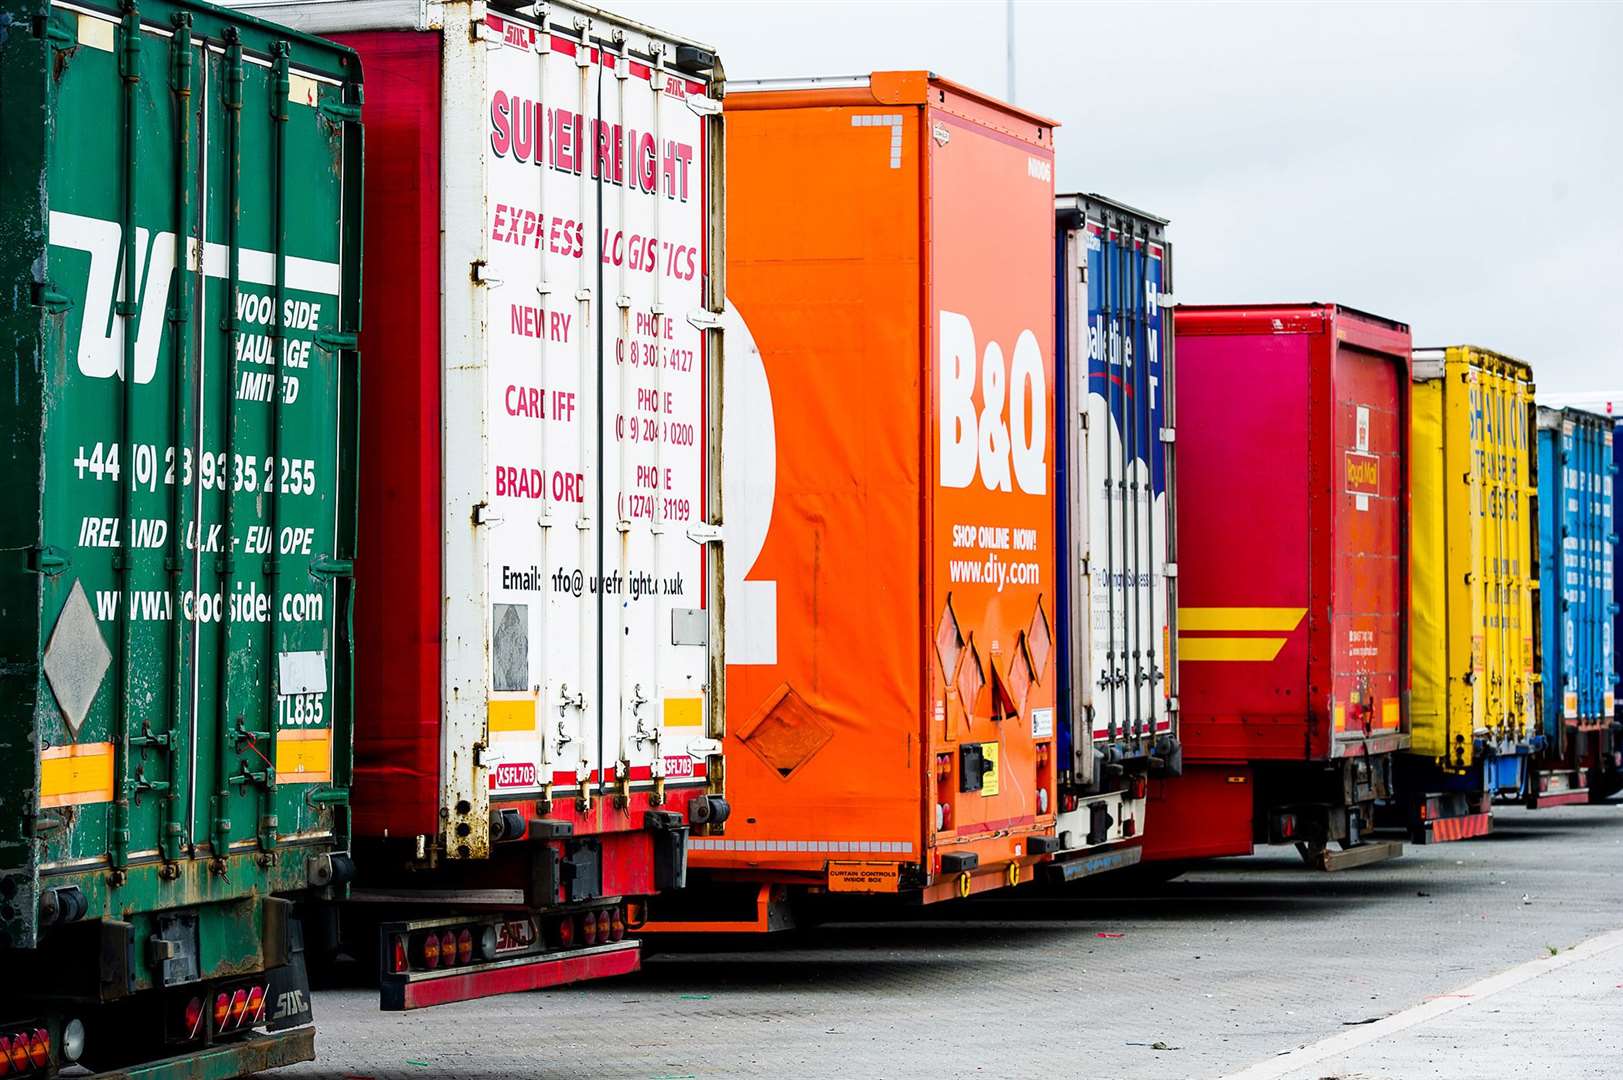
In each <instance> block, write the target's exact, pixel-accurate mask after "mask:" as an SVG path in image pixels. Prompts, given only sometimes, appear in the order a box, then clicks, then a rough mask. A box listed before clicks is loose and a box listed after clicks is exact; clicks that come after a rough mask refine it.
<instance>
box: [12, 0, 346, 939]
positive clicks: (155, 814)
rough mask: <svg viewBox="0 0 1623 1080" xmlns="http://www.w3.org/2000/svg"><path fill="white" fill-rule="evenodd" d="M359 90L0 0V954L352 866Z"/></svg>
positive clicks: (138, 15)
mask: <svg viewBox="0 0 1623 1080" xmlns="http://www.w3.org/2000/svg"><path fill="white" fill-rule="evenodd" d="M360 74H361V73H360V66H359V62H358V61H357V60H356V58H355V56H354V54H353V53H352V52H350V51H349V50H347V49H344V48H342V47H340V46H337V45H334V44H332V43H330V42H325V41H321V40H319V39H316V38H310V37H305V36H301V35H298V34H295V33H293V32H291V31H288V30H286V29H284V28H281V27H277V26H274V25H272V24H269V23H264V22H259V21H257V20H254V19H251V18H247V17H244V16H242V15H240V14H237V13H234V12H228V11H225V10H223V9H219V8H215V7H212V6H210V5H208V4H203V3H191V2H180V0H162V2H160V0H146V2H142V3H139V4H136V3H130V2H126V3H123V4H122V5H119V4H109V3H106V2H105V0H104V2H103V3H99V4H73V5H71V6H69V5H65V4H61V3H56V4H53V3H50V2H49V0H31V2H29V0H0V101H4V102H5V107H4V108H3V109H0V138H3V147H4V161H3V164H0V289H3V290H4V293H5V296H6V301H5V304H4V306H3V307H0V365H5V367H6V370H5V371H4V372H3V374H4V386H5V393H4V395H0V505H3V506H4V507H5V510H4V513H3V514H0V945H6V944H10V945H15V946H22V947H29V946H32V945H34V944H36V943H37V940H38V926H37V918H38V914H37V912H38V896H39V893H40V890H42V889H49V888H56V887H60V886H62V885H64V884H70V883H71V884H78V885H80V886H81V887H82V888H83V890H84V892H85V894H86V896H87V898H88V899H89V901H90V905H91V906H90V912H89V916H88V917H90V918H97V917H101V916H104V915H108V916H116V917H120V918H126V919H128V918H130V917H131V916H132V914H133V913H140V912H148V911H153V910H157V909H162V908H169V907H178V906H184V905H191V904H199V903H222V904H224V903H228V902H230V901H232V900H234V899H235V898H240V897H247V896H261V895H265V894H268V893H270V892H274V891H278V890H286V889H289V888H297V887H300V886H301V885H302V884H303V882H304V860H305V858H306V857H307V856H308V855H310V854H313V853H315V852H317V851H324V850H332V849H334V848H335V847H336V848H343V847H345V846H346V845H347V842H348V841H347V825H346V821H345V818H346V816H347V812H346V809H345V799H346V795H347V788H348V783H349V777H350V772H349V770H350V696H349V695H350V683H351V676H350V665H351V656H350V632H349V607H350V601H351V593H350V585H349V573H348V571H349V564H350V560H351V558H352V554H353V543H354V507H355V467H356V462H355V431H356V427H355V418H356V402H355V388H356V386H357V385H358V379H357V377H356V376H357V373H356V367H357V365H358V363H359V359H358V356H357V354H356V352H355V333H356V332H357V330H358V329H359V297H360V252H361V244H360V226H361V221H360V190H361V175H360V172H361V129H360V123H359V115H360V112H359V104H360V100H361V85H360ZM278 313H280V315H281V316H282V317H281V318H277V317H276V315H277V314H278Z"/></svg>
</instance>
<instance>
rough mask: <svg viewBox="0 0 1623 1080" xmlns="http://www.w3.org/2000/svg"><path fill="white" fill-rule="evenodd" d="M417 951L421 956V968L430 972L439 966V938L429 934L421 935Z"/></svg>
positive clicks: (431, 933) (436, 935)
mask: <svg viewBox="0 0 1623 1080" xmlns="http://www.w3.org/2000/svg"><path fill="white" fill-rule="evenodd" d="M417 951H418V952H419V953H420V954H421V955H422V958H423V966H424V967H425V968H428V969H429V970H430V971H432V970H433V969H435V968H437V967H439V966H440V936H439V935H438V934H436V933H433V932H430V933H427V934H424V935H423V940H422V942H421V944H419V945H418V947H417Z"/></svg>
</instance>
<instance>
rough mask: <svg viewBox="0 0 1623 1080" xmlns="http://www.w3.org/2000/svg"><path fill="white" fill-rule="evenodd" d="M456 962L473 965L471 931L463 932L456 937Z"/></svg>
mask: <svg viewBox="0 0 1623 1080" xmlns="http://www.w3.org/2000/svg"><path fill="white" fill-rule="evenodd" d="M456 962H457V963H459V964H471V963H473V931H472V930H463V931H461V932H460V933H458V934H457V936H456Z"/></svg>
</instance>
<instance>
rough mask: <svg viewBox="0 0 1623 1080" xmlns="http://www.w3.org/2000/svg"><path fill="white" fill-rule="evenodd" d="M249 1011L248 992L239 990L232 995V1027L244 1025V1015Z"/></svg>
mask: <svg viewBox="0 0 1623 1080" xmlns="http://www.w3.org/2000/svg"><path fill="white" fill-rule="evenodd" d="M247 1010H248V991H246V990H241V989H239V990H237V991H236V992H235V993H233V994H232V995H231V1019H230V1021H229V1023H230V1024H231V1026H232V1027H237V1026H239V1025H240V1024H241V1023H242V1016H243V1013H245V1012H247Z"/></svg>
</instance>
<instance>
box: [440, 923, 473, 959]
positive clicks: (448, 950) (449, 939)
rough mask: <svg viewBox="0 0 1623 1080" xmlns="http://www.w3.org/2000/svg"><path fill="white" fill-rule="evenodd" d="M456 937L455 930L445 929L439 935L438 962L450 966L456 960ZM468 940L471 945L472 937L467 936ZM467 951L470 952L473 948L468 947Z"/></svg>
mask: <svg viewBox="0 0 1623 1080" xmlns="http://www.w3.org/2000/svg"><path fill="white" fill-rule="evenodd" d="M456 937H457V935H456V931H455V930H447V931H446V932H445V933H443V934H441V935H440V963H441V964H443V965H445V966H446V967H451V966H452V965H454V964H455V963H456V962H457V959H456V955H457V940H456ZM468 940H469V944H470V946H471V944H472V941H473V939H472V938H469V939H468ZM468 951H469V952H472V951H473V950H472V949H471V948H470V949H469V950H468Z"/></svg>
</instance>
